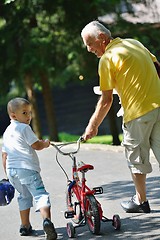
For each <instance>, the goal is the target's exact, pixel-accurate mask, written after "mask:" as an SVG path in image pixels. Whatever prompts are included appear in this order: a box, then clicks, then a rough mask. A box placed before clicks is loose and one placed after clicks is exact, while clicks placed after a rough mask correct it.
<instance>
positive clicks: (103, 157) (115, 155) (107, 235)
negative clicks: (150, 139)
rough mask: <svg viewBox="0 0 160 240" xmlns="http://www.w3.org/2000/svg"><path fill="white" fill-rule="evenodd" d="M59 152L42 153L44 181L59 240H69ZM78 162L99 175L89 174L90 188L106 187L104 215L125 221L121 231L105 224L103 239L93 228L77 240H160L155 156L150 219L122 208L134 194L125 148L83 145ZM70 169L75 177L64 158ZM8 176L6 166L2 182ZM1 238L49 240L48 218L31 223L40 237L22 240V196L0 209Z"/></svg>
mask: <svg viewBox="0 0 160 240" xmlns="http://www.w3.org/2000/svg"><path fill="white" fill-rule="evenodd" d="M55 153H56V151H55V149H54V148H53V147H49V148H48V149H45V150H42V151H39V152H38V155H39V158H40V163H41V168H42V172H41V174H42V177H43V180H44V183H45V185H46V189H47V190H48V191H49V192H50V197H51V202H52V219H53V222H54V224H55V226H56V229H57V232H58V239H64V240H66V239H68V236H67V234H66V223H67V222H68V221H67V220H66V219H65V218H64V211H65V189H66V179H65V176H64V174H63V172H62V170H61V169H60V168H59V166H58V164H57V162H56V161H55ZM77 157H78V160H82V161H84V162H86V163H90V164H93V165H94V167H95V170H94V171H90V172H88V173H87V179H88V185H89V186H90V187H94V186H102V187H103V189H104V193H103V194H102V195H99V196H98V195H97V196H98V199H99V201H100V203H101V205H102V208H103V213H104V216H106V217H107V218H112V217H113V215H114V214H119V215H120V217H121V223H122V227H121V230H120V231H116V230H114V228H113V227H112V224H111V222H107V223H102V226H101V234H100V235H99V236H94V235H92V234H91V233H90V232H89V230H88V228H87V226H85V227H82V228H78V229H77V230H76V239H79V240H87V239H89V240H94V239H100V240H101V239H108V240H115V239H119V240H124V239H129V240H138V239H145V240H149V239H152V240H155V239H157V240H158V239H159V240H160V230H159V229H160V199H159V196H160V191H159V185H160V181H159V170H158V164H157V162H156V160H155V159H154V157H153V154H151V162H152V165H153V172H152V173H151V174H150V175H148V178H147V190H148V199H149V201H150V206H151V208H152V212H151V213H150V214H127V213H125V212H124V211H123V209H122V208H121V206H120V202H121V201H122V200H127V199H128V198H130V197H131V196H132V194H133V193H134V187H133V184H132V180H131V176H130V172H129V170H128V167H127V164H126V160H125V158H124V153H123V147H120V146H119V147H117V146H107V145H93V144H92V145H91V144H82V147H81V150H80V152H79V153H78V155H77ZM60 161H61V163H62V164H63V166H64V168H65V169H66V170H67V171H68V173H69V174H70V172H71V171H70V168H71V162H70V159H69V158H65V159H64V157H62V158H60ZM3 177H4V173H3V169H2V167H1V166H0V178H3ZM0 222H1V226H0V239H1V240H24V239H25V240H44V239H45V238H44V233H43V231H42V219H41V217H40V214H39V213H35V212H34V208H33V209H32V211H31V222H32V226H33V228H34V229H35V234H34V236H29V237H20V236H19V233H18V230H19V224H20V220H19V213H18V206H17V201H16V197H15V198H14V199H13V201H12V203H11V204H10V205H8V206H5V207H0Z"/></svg>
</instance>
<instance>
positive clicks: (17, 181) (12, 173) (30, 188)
mask: <svg viewBox="0 0 160 240" xmlns="http://www.w3.org/2000/svg"><path fill="white" fill-rule="evenodd" d="M7 176H8V178H9V181H10V182H11V184H12V185H13V186H14V188H15V189H16V190H17V191H18V192H19V196H18V205H19V210H20V211H22V210H26V209H28V208H31V207H32V206H33V199H34V201H35V204H36V211H39V210H40V208H43V207H50V206H51V204H50V199H49V193H48V192H47V191H46V190H45V187H44V184H43V181H42V178H41V176H40V174H39V173H38V172H36V171H33V170H29V169H21V168H12V169H7Z"/></svg>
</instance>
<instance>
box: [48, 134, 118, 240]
mask: <svg viewBox="0 0 160 240" xmlns="http://www.w3.org/2000/svg"><path fill="white" fill-rule="evenodd" d="M81 142H83V138H82V137H80V138H79V139H78V141H76V142H70V143H62V144H54V143H51V145H52V146H54V147H55V148H56V150H57V154H56V161H57V163H58V164H59V166H60V167H61V169H62V170H63V172H64V174H65V175H66V178H67V192H66V203H67V211H65V218H67V219H68V218H71V219H72V222H73V223H74V225H73V223H72V222H68V223H67V234H68V237H69V238H74V236H75V233H76V231H75V229H76V228H77V227H82V226H85V225H86V224H87V225H88V228H89V230H90V232H91V233H93V234H96V235H98V234H99V233H100V227H101V221H102V222H108V221H111V222H112V225H113V227H114V228H115V230H119V229H120V227H121V220H120V217H119V215H118V214H116V215H114V216H113V219H108V218H106V217H104V216H103V211H102V207H101V204H100V203H99V201H98V200H97V199H96V197H95V195H96V194H102V193H103V188H102V187H95V188H93V189H90V188H89V187H88V186H87V185H86V181H87V180H86V176H85V175H86V173H87V171H89V170H93V169H94V167H93V166H92V165H90V164H85V163H83V162H79V163H78V164H77V159H76V157H75V155H76V153H78V151H79V149H80V143H81ZM70 144H76V149H75V150H73V151H69V152H68V151H66V150H62V147H65V146H68V145H70ZM58 153H60V154H62V155H66V156H69V157H70V158H71V159H72V161H73V165H72V180H70V179H69V177H68V175H67V173H66V171H65V170H64V168H63V167H62V165H61V164H60V163H59V160H58ZM79 172H80V173H81V174H82V176H81V178H79V174H78V173H79Z"/></svg>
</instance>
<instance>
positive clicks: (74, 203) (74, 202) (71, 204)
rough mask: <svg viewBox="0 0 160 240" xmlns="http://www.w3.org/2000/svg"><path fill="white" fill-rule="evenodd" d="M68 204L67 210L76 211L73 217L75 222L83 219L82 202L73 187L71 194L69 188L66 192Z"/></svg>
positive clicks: (77, 222)
mask: <svg viewBox="0 0 160 240" xmlns="http://www.w3.org/2000/svg"><path fill="white" fill-rule="evenodd" d="M66 205H67V210H68V211H74V212H75V214H74V217H73V218H71V220H72V221H73V222H74V223H75V224H79V223H80V221H81V220H82V219H83V214H82V211H81V206H80V203H79V201H78V199H77V196H76V194H75V193H74V191H73V189H71V192H70V194H69V192H68V190H67V192H66Z"/></svg>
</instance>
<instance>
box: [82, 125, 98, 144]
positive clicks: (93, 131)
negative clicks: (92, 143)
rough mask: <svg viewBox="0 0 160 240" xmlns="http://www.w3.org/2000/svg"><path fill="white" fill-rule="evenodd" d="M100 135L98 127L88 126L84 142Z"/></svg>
mask: <svg viewBox="0 0 160 240" xmlns="http://www.w3.org/2000/svg"><path fill="white" fill-rule="evenodd" d="M97 133H98V128H97V127H93V126H92V125H88V126H87V127H86V130H85V132H84V134H83V138H84V141H87V140H88V139H91V138H93V137H94V136H96V135H97Z"/></svg>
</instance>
